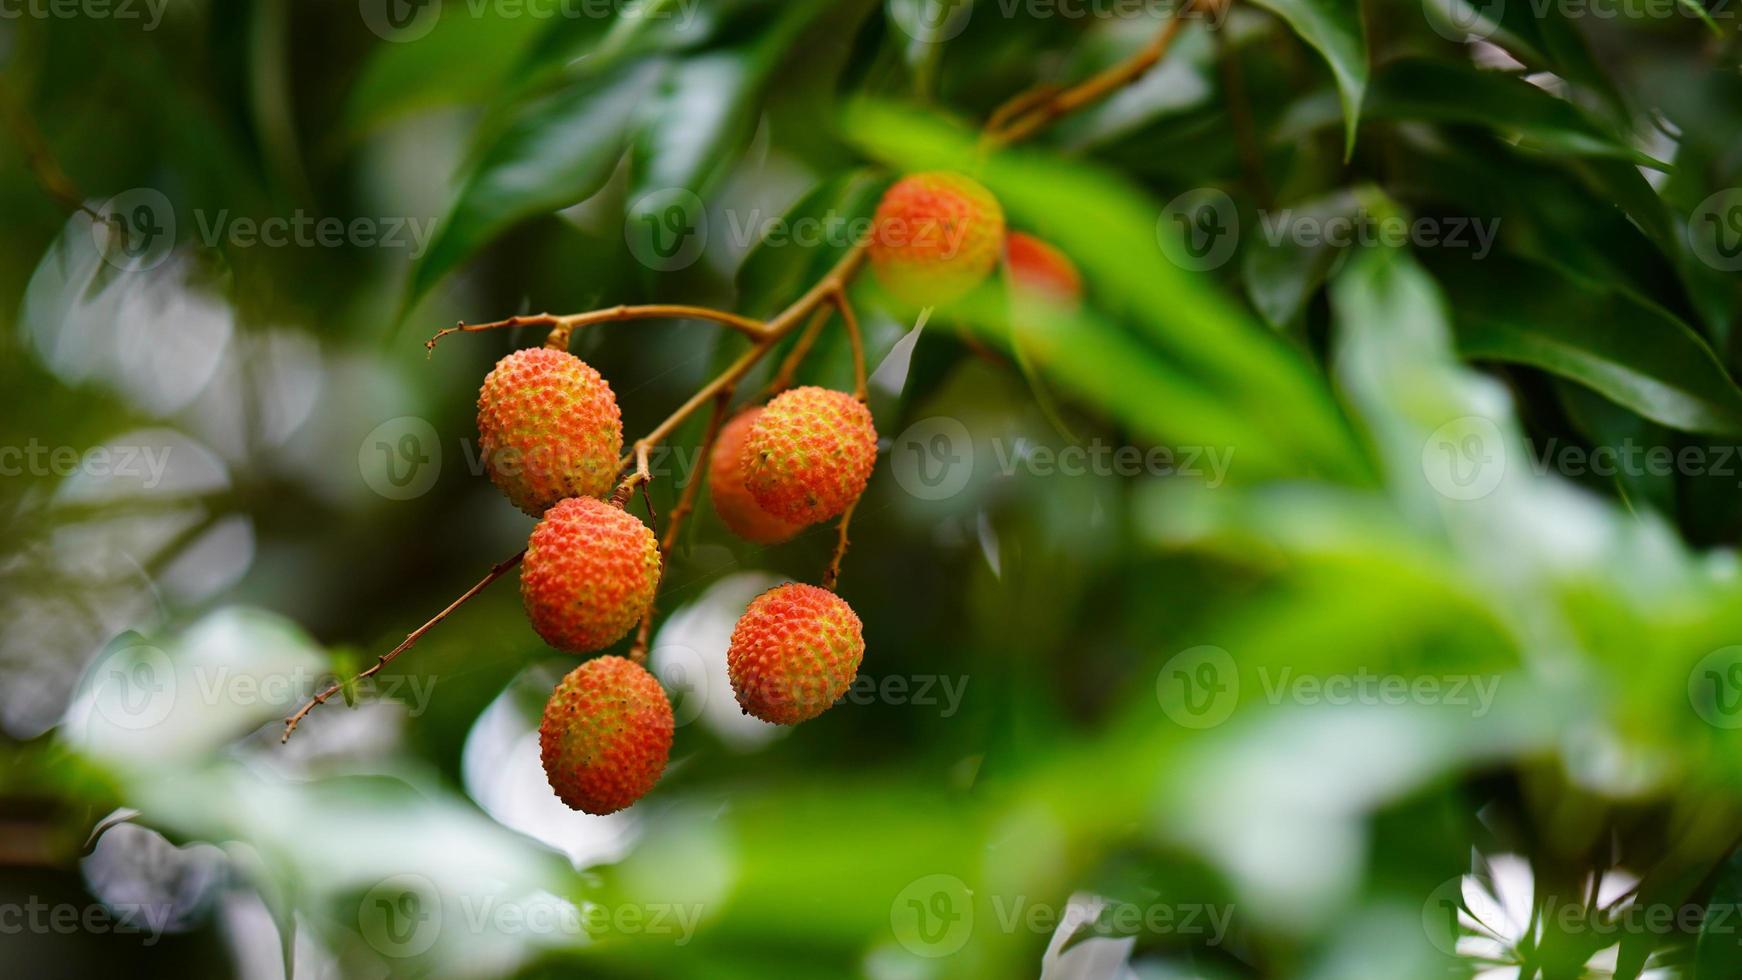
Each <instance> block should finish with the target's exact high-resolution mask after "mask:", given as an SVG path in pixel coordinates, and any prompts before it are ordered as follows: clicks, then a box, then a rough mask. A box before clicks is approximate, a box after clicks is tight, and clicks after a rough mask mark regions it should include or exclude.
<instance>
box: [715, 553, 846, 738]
mask: <svg viewBox="0 0 1742 980" xmlns="http://www.w3.org/2000/svg"><path fill="white" fill-rule="evenodd" d="M864 655H865V637H864V634H863V633H862V627H861V625H860V623H859V617H858V616H857V615H855V614H854V612H853V609H852V607H850V606H848V605H847V603H846V602H845V601H844V600H842V599H841V597H840V596H837V595H835V594H834V593H833V592H830V591H828V590H827V589H819V588H817V587H816V586H814V585H802V584H798V583H793V584H789V585H782V586H779V587H777V588H774V589H770V590H769V591H767V592H764V593H762V594H761V595H759V596H757V597H756V598H755V599H754V600H752V601H751V603H750V608H749V609H747V610H745V612H744V615H743V617H742V618H741V619H739V620H738V625H737V627H736V628H735V629H733V630H732V645H731V647H730V648H729V649H728V650H727V651H726V671H727V673H728V675H729V676H730V677H731V679H732V693H733V694H735V695H737V698H738V704H739V706H740V707H742V708H743V709H744V710H745V712H747V713H749V714H752V715H755V716H756V717H758V718H760V719H762V720H763V721H768V722H773V723H774V724H777V725H796V724H798V723H799V722H801V721H808V720H810V719H812V718H815V717H816V716H817V715H820V714H822V713H823V712H824V711H827V710H828V708H829V706H830V705H832V704H834V703H835V702H836V701H837V700H839V699H840V697H841V695H843V694H845V693H846V692H847V687H848V686H849V685H850V684H852V683H853V678H854V677H855V676H857V675H858V673H859V661H860V659H861V658H863V657H864Z"/></svg>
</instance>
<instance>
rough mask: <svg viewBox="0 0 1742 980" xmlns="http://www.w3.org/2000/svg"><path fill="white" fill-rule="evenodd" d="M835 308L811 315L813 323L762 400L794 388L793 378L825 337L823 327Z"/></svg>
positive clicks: (806, 328)
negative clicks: (819, 339)
mask: <svg viewBox="0 0 1742 980" xmlns="http://www.w3.org/2000/svg"><path fill="white" fill-rule="evenodd" d="M834 312H835V311H834V308H833V307H829V306H824V307H821V308H819V309H818V310H817V311H816V313H814V314H812V315H811V322H810V323H809V324H808V325H807V326H806V327H805V328H804V332H803V333H801V334H799V335H798V340H797V342H795V343H794V344H793V345H792V350H791V351H788V352H787V355H786V358H785V359H784V360H782V361H781V362H780V369H779V370H778V371H776V372H775V373H774V380H772V381H770V382H768V387H767V388H764V389H763V390H762V398H763V399H764V400H767V399H769V398H773V397H774V396H775V395H778V394H780V393H781V392H783V391H785V390H786V389H788V388H791V387H792V381H793V378H795V377H797V376H798V369H799V365H801V364H803V363H804V359H805V358H806V357H808V356H810V352H811V348H812V347H815V346H816V343H817V338H818V337H821V336H822V335H823V327H825V326H827V325H828V322H829V317H831V316H833V315H834Z"/></svg>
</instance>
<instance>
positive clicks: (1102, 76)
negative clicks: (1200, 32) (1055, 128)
mask: <svg viewBox="0 0 1742 980" xmlns="http://www.w3.org/2000/svg"><path fill="white" fill-rule="evenodd" d="M1182 13H1183V12H1182ZM1182 13H1176V14H1174V16H1172V17H1170V18H1168V21H1167V23H1166V24H1165V25H1163V26H1162V29H1161V32H1160V33H1158V34H1157V35H1156V36H1155V38H1154V39H1153V40H1151V41H1150V42H1149V43H1148V44H1146V45H1144V46H1143V49H1142V50H1141V51H1138V52H1137V53H1136V54H1134V55H1132V56H1131V57H1130V58H1127V59H1126V60H1124V61H1122V62H1120V63H1119V64H1116V65H1113V66H1112V67H1110V68H1107V69H1105V70H1103V71H1101V72H1100V73H1099V74H1096V75H1095V76H1093V77H1092V78H1090V79H1088V80H1087V81H1085V82H1082V83H1081V84H1079V85H1075V86H1072V87H1071V88H1067V89H1064V90H1062V91H1060V92H1057V93H1055V94H1054V95H1052V96H1051V97H1050V98H1047V99H1045V100H1043V101H1039V102H1038V103H1037V104H1035V105H1032V106H1029V107H1027V108H1025V109H1023V110H1022V111H1021V112H1017V113H1014V114H1011V113H1006V115H1010V116H1011V118H1008V119H1004V120H999V123H998V124H997V125H989V126H988V127H987V128H986V132H985V135H984V137H983V138H982V140H981V145H982V146H983V147H985V148H986V149H997V148H999V147H1004V146H1009V145H1010V144H1012V143H1018V142H1021V141H1022V140H1025V139H1027V138H1029V137H1030V136H1033V135H1034V134H1035V133H1038V132H1040V131H1041V130H1042V129H1045V128H1046V127H1047V126H1050V125H1052V124H1053V123H1054V122H1056V121H1057V120H1059V119H1060V118H1062V117H1064V116H1067V115H1069V114H1070V113H1072V112H1075V111H1077V110H1078V109H1081V108H1082V107H1084V106H1086V105H1089V104H1090V103H1092V102H1098V101H1100V100H1101V99H1104V98H1106V97H1107V96H1109V95H1111V94H1113V93H1114V92H1117V91H1118V90H1119V89H1122V88H1124V87H1125V86H1127V85H1130V84H1131V83H1132V82H1135V81H1137V80H1138V79H1139V78H1142V77H1143V76H1144V75H1145V74H1148V72H1149V70H1150V69H1151V68H1154V67H1155V66H1156V65H1157V64H1159V63H1160V62H1161V59H1162V58H1163V57H1165V56H1166V55H1167V51H1168V48H1169V47H1171V46H1172V45H1173V40H1174V38H1175V37H1176V36H1178V34H1179V31H1180V28H1181V27H1183V26H1185V18H1184V16H1182Z"/></svg>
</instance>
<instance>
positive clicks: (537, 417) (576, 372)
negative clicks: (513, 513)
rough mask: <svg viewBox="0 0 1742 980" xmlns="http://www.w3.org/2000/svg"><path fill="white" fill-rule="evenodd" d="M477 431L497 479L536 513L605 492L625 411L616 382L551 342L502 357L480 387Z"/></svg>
mask: <svg viewBox="0 0 1742 980" xmlns="http://www.w3.org/2000/svg"><path fill="white" fill-rule="evenodd" d="M478 434H479V448H480V450H481V451H482V454H483V459H484V463H485V466H486V468H487V469H488V470H489V473H490V480H491V482H493V483H495V484H496V486H497V487H498V488H500V489H501V490H502V492H503V493H504V494H507V495H508V499H509V500H510V501H511V502H512V503H513V504H514V506H516V507H519V508H520V509H521V510H523V511H525V512H527V513H528V514H531V515H532V516H534V517H537V516H539V515H541V514H543V513H544V512H545V511H546V510H548V509H550V507H551V505H553V504H555V503H556V502H557V501H559V500H563V499H565V498H568V497H602V496H604V495H605V494H607V493H609V492H611V488H612V485H613V483H614V482H615V480H616V478H617V456H618V454H619V453H621V452H622V451H623V417H622V414H621V413H620V412H619V411H618V409H617V396H616V395H614V394H612V392H611V386H610V384H608V383H606V381H605V379H604V378H603V377H601V376H600V375H599V372H597V371H595V370H593V368H592V367H591V366H589V365H588V364H587V363H586V362H585V361H583V360H581V359H580V358H578V357H576V356H574V355H573V354H570V353H568V352H567V351H560V350H553V349H551V348H548V347H531V348H528V349H526V350H518V351H515V352H514V353H512V354H509V355H508V356H507V357H504V358H503V359H502V360H500V361H498V362H497V364H496V367H495V368H493V369H492V370H491V371H490V374H489V376H488V377H486V378H485V379H484V386H483V388H482V389H481V390H480V391H479V392H478Z"/></svg>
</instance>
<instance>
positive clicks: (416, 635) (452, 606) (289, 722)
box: [278, 551, 526, 744]
mask: <svg viewBox="0 0 1742 980" xmlns="http://www.w3.org/2000/svg"><path fill="white" fill-rule="evenodd" d="M525 557H526V552H525V551H522V552H520V554H518V555H515V556H514V557H512V558H509V559H506V560H504V561H501V562H498V563H497V564H496V566H495V567H493V568H491V569H490V573H489V574H488V575H485V576H484V577H483V578H482V579H479V580H478V584H476V585H474V586H472V587H471V588H469V589H467V590H466V591H465V593H463V594H462V595H461V596H460V597H459V598H458V599H455V600H454V601H453V602H450V603H448V607H447V608H446V609H443V610H442V611H441V612H439V613H436V614H435V616H433V617H431V619H430V621H429V622H427V623H424V624H423V625H422V626H419V627H418V628H417V629H414V630H412V631H411V632H410V633H407V634H406V635H405V639H404V640H402V641H400V643H399V645H398V646H396V647H394V648H393V649H392V650H389V651H388V652H386V653H384V654H382V655H381V656H379V657H377V658H375V666H373V667H370V668H369V669H368V670H365V671H363V672H362V673H360V674H358V675H357V676H356V677H353V678H351V680H349V681H346V682H343V683H339V684H334V685H333V686H331V687H329V688H327V689H326V690H324V691H322V692H321V693H319V694H317V695H315V696H314V697H313V698H312V699H310V700H309V701H308V703H306V704H304V705H303V706H302V707H301V708H300V709H298V710H297V712H296V714H294V715H291V716H290V717H289V718H286V719H284V735H283V736H282V737H281V738H279V740H278V741H279V742H280V744H282V743H284V742H288V741H290V736H291V733H292V732H295V731H296V726H297V725H299V724H301V723H302V720H303V719H304V718H306V717H308V713H309V712H311V711H313V710H314V709H315V706H316V705H322V704H326V703H327V699H328V698H330V697H332V696H333V695H335V694H337V693H339V692H340V691H342V690H344V688H345V686H346V684H356V683H357V682H358V681H360V680H363V679H365V678H368V677H373V676H374V675H376V674H378V673H380V672H381V668H383V667H385V666H387V665H388V664H390V663H392V662H393V661H394V660H395V659H396V658H397V657H398V656H399V655H400V654H402V653H404V652H405V651H407V650H409V649H411V648H412V647H413V646H414V645H416V643H417V641H418V640H421V639H423V635H424V634H425V633H428V632H429V631H430V630H432V629H434V628H435V627H436V624H438V623H440V622H441V621H442V620H444V619H447V618H448V617H449V616H451V615H453V612H454V610H456V609H458V608H460V607H461V606H463V605H465V604H466V603H467V602H470V601H471V600H472V598H473V597H474V596H476V595H477V594H478V593H480V592H482V591H484V590H485V589H486V588H488V587H489V586H490V583H492V582H494V581H496V580H497V579H499V578H501V577H502V576H504V575H506V574H508V572H509V570H510V569H512V568H514V566H516V565H518V564H520V562H521V559H523V558H525Z"/></svg>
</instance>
